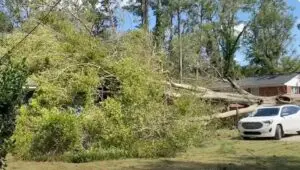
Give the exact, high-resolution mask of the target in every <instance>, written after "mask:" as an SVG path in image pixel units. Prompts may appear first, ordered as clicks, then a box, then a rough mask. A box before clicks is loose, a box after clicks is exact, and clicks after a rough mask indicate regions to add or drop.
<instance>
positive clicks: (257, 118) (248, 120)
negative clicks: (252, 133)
mask: <svg viewBox="0 0 300 170" xmlns="http://www.w3.org/2000/svg"><path fill="white" fill-rule="evenodd" d="M276 118H277V116H262V117H246V118H243V119H241V120H240V122H262V121H267V120H274V119H276Z"/></svg>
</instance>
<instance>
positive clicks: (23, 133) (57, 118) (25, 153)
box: [13, 109, 80, 159]
mask: <svg viewBox="0 0 300 170" xmlns="http://www.w3.org/2000/svg"><path fill="white" fill-rule="evenodd" d="M41 115H42V116H41V117H36V118H33V117H31V116H29V115H26V112H25V113H23V114H22V113H21V115H20V116H19V117H18V124H17V128H16V132H15V134H14V136H13V138H14V139H16V145H15V149H14V152H15V153H16V154H18V155H20V156H21V157H23V158H25V159H26V158H27V159H41V157H47V156H49V157H53V156H56V155H61V154H63V153H64V152H65V151H68V150H70V149H74V147H75V146H76V144H79V141H80V133H79V126H78V121H77V118H76V117H75V116H74V115H71V114H69V113H64V112H59V111H58V110H57V109H52V110H46V109H44V110H42V113H41ZM29 124H31V126H30V125H29ZM28 126H29V127H28Z"/></svg>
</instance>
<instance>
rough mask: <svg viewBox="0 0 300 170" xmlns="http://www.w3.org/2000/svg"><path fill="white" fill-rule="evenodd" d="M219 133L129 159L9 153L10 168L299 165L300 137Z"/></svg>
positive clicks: (165, 169) (162, 169)
mask: <svg viewBox="0 0 300 170" xmlns="http://www.w3.org/2000/svg"><path fill="white" fill-rule="evenodd" d="M218 134H220V135H219V137H217V138H215V139H214V140H212V141H209V142H206V143H204V144H202V145H201V147H197V148H190V149H188V151H187V152H185V153H181V154H178V155H177V156H176V157H175V158H163V159H126V160H112V161H97V162H90V163H82V164H72V163H63V162H25V161H18V160H14V158H13V157H12V156H9V157H8V170H19V169H20V170H21V169H24V170H40V169H41V170H60V169H62V170H81V169H83V170H85V169H87V170H107V169H125V170H143V169H145V170H177V169H178V170H179V169H182V170H199V169H212V170H218V169H222V170H225V169H226V170H228V169H272V170H273V169H286V170H290V169H300V141H299V142H295V141H294V142H284V141H274V140H249V141H243V140H240V139H239V138H238V137H237V135H236V132H235V131H219V132H218Z"/></svg>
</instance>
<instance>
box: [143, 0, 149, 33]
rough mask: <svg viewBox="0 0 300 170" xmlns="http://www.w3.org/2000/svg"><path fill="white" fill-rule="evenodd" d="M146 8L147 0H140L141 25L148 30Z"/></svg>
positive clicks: (147, 7)
mask: <svg viewBox="0 0 300 170" xmlns="http://www.w3.org/2000/svg"><path fill="white" fill-rule="evenodd" d="M148 9H149V0H142V27H143V28H144V29H145V30H146V31H148V29H149V20H148Z"/></svg>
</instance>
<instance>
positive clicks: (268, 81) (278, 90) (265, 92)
mask: <svg viewBox="0 0 300 170" xmlns="http://www.w3.org/2000/svg"><path fill="white" fill-rule="evenodd" d="M236 83H237V84H238V85H239V86H240V87H241V88H243V89H244V90H246V91H248V92H250V93H251V94H253V95H259V96H275V95H282V94H292V95H294V94H299V95H300V72H298V73H290V74H276V75H265V76H257V77H248V78H244V79H241V80H237V81H236ZM212 90H215V91H232V88H231V87H230V85H229V83H224V82H223V83H221V82H219V83H216V84H215V86H214V87H213V88H212Z"/></svg>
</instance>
